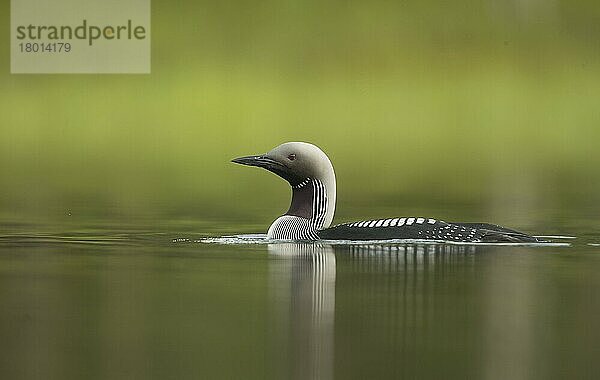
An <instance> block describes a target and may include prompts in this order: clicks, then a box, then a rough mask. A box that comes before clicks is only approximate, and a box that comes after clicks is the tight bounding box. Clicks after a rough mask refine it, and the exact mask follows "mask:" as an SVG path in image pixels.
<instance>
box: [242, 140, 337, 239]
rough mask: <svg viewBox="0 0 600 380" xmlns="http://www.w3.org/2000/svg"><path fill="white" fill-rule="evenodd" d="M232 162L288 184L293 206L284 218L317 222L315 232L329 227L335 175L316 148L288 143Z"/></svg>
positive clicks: (328, 161) (333, 209)
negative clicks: (275, 175) (257, 170)
mask: <svg viewBox="0 0 600 380" xmlns="http://www.w3.org/2000/svg"><path fill="white" fill-rule="evenodd" d="M232 162H235V163H237V164H242V165H249V166H258V167H261V168H264V169H267V170H269V171H271V172H273V173H275V174H277V175H278V176H280V177H281V178H283V179H285V180H286V181H288V182H289V184H290V185H291V186H292V203H291V205H290V209H289V210H288V212H287V213H286V215H292V216H299V217H303V218H306V219H309V220H314V219H319V220H317V221H315V226H316V228H317V229H322V228H327V227H329V226H330V225H331V222H332V220H333V214H334V212H335V198H336V189H335V173H334V171H333V165H331V161H330V160H329V158H328V157H327V155H326V154H325V153H324V152H323V151H322V150H321V149H319V148H318V147H317V146H315V145H313V144H309V143H305V142H287V143H284V144H281V145H279V146H278V147H275V148H273V149H272V150H270V151H269V152H267V153H265V154H261V155H256V156H245V157H239V158H235V159H233V160H232ZM322 193H324V194H322ZM319 207H320V208H321V209H322V215H320V214H319V209H318V208H319Z"/></svg>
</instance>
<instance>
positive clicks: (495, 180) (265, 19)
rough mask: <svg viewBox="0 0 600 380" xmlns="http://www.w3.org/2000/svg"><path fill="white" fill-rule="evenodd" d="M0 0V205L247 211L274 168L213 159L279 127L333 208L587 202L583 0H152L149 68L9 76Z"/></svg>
mask: <svg viewBox="0 0 600 380" xmlns="http://www.w3.org/2000/svg"><path fill="white" fill-rule="evenodd" d="M8 3H9V2H3V3H2V5H0V13H1V14H2V16H3V17H2V18H1V22H2V24H3V25H2V27H1V28H0V86H1V88H2V91H1V92H0V184H1V187H0V210H1V212H2V216H3V217H8V218H11V219H20V218H23V219H28V220H31V219H42V220H50V221H52V220H66V219H67V218H71V219H72V220H78V219H77V218H88V217H102V218H105V217H106V218H122V219H128V220H131V218H133V219H134V220H135V218H151V219H153V220H160V218H181V219H183V220H185V219H204V220H215V219H222V220H228V219H230V218H236V219H238V220H247V221H250V222H259V223H261V224H262V223H263V222H266V221H267V219H269V218H263V216H262V215H269V216H275V215H277V214H280V213H281V212H282V211H284V210H285V209H286V206H287V202H288V198H289V191H288V190H287V189H286V185H285V183H284V182H283V181H281V180H280V179H278V178H276V177H275V176H273V175H271V174H269V173H266V172H264V173H263V172H259V171H258V170H257V169H254V170H253V169H248V168H242V167H237V166H234V165H233V164H230V163H229V160H230V159H231V158H233V157H236V156H240V155H246V154H252V153H261V152H265V151H267V150H269V149H270V148H272V147H273V146H275V145H278V144H279V143H282V142H284V141H291V140H300V141H310V142H313V143H315V144H317V145H319V146H321V147H322V148H323V150H325V151H326V153H327V154H328V155H329V156H330V158H331V159H332V161H333V163H334V166H335V168H336V173H337V177H338V211H339V212H338V216H339V217H338V218H337V219H336V220H337V221H341V220H343V219H344V218H345V217H350V216H352V217H358V216H365V217H367V216H371V214H376V212H377V207H382V208H390V207H394V209H397V210H398V213H399V214H403V211H407V210H408V211H419V210H428V209H432V208H436V209H437V211H438V216H440V217H445V216H447V215H446V214H445V212H444V210H445V205H450V204H451V205H453V207H454V208H456V206H457V205H459V206H462V205H464V210H467V211H466V212H465V213H466V214H468V215H472V216H475V215H476V216H480V217H483V218H488V219H489V218H490V217H491V216H494V217H495V221H496V222H498V223H501V222H507V221H511V220H517V223H516V224H517V226H527V225H530V224H535V223H541V222H543V218H545V217H546V215H547V214H546V213H545V211H544V210H559V211H558V214H568V213H571V212H572V211H573V210H578V211H577V212H583V213H591V214H597V213H598V212H599V211H600V202H599V201H600V192H598V189H599V188H600V187H599V186H600V171H599V170H598V164H599V163H600V154H599V153H598V142H599V141H600V125H599V124H600V5H599V3H598V2H596V1H567V0H556V1H534V2H526V1H491V0H490V1H453V2H445V1H408V2H391V1H375V2H361V1H348V2H321V1H302V2H299V1H284V2H281V1H262V2H212V3H208V2H195V1H185V2H181V1H177V2H174V1H159V0H153V1H152V30H151V35H152V74H151V75H11V74H10V67H9V62H10V59H9V58H10V57H9V56H8V53H9V46H8V44H9V33H10V29H9V23H10V12H9V4H8ZM469 210H470V211H469ZM553 213H554V215H556V213H557V212H556V211H553ZM69 214H70V216H69ZM517 214H518V215H519V216H518V218H520V219H515V215H517ZM528 215H536V216H535V217H528ZM434 216H435V215H434ZM263 219H264V220H263ZM513 225H514V223H513Z"/></svg>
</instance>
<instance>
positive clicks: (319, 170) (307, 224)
mask: <svg viewBox="0 0 600 380" xmlns="http://www.w3.org/2000/svg"><path fill="white" fill-rule="evenodd" d="M233 162H235V163H239V164H242V165H249V166H258V167H262V168H265V169H267V170H269V171H271V172H273V173H275V174H277V175H279V176H280V177H282V178H283V179H285V180H286V181H288V182H289V184H290V185H291V187H292V202H291V205H290V208H289V210H288V211H287V212H286V213H285V214H284V215H283V216H280V217H279V218H277V219H276V220H275V221H274V222H273V224H272V225H271V227H269V231H268V233H267V237H268V238H269V239H276V240H319V239H327V240H389V239H419V240H439V241H453V242H538V241H539V240H538V239H536V238H535V237H533V236H529V235H527V234H525V233H522V232H519V231H515V230H511V229H508V228H504V227H500V226H497V225H494V224H487V223H449V222H444V221H441V220H436V219H432V218H424V217H395V218H385V219H375V220H363V221H359V222H351V223H343V224H339V225H336V226H333V227H330V226H331V223H332V221H333V215H334V213H335V200H336V181H335V172H334V170H333V165H332V164H331V161H330V160H329V158H328V157H327V156H326V155H325V153H323V151H322V150H321V149H319V148H318V147H317V146H315V145H312V144H308V143H302V142H289V143H285V144H282V145H280V146H278V147H276V148H274V149H273V150H271V151H270V152H268V153H266V154H264V155H259V156H246V157H240V158H236V159H234V160H233Z"/></svg>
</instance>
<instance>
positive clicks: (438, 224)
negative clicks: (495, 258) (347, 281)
mask: <svg viewBox="0 0 600 380" xmlns="http://www.w3.org/2000/svg"><path fill="white" fill-rule="evenodd" d="M318 235H319V238H320V239H326V240H391V239H411V240H436V241H451V242H470V243H478V242H495V243H501V242H506V243H510V242H513V243H516V242H520V243H523V242H538V241H539V240H538V239H536V238H535V237H532V236H529V235H527V234H524V233H522V232H519V231H515V230H511V229H508V228H504V227H500V226H497V225H494V224H487V223H451V222H450V223H449V222H444V221H441V220H436V219H431V218H422V217H403V218H388V219H375V220H363V221H359V222H352V223H343V224H338V225H336V226H334V227H331V228H327V229H324V230H322V231H319V233H318Z"/></svg>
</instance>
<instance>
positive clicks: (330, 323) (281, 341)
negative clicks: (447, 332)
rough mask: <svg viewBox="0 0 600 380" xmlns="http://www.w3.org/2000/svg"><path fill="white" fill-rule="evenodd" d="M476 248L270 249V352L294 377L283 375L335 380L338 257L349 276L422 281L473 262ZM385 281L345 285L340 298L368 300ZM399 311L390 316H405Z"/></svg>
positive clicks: (324, 246)
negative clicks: (379, 275)
mask: <svg viewBox="0 0 600 380" xmlns="http://www.w3.org/2000/svg"><path fill="white" fill-rule="evenodd" d="M475 249H476V248H475V247H474V246H460V245H444V244H356V245H347V244H344V245H332V244H326V243H278V244H269V247H268V250H269V255H270V257H271V260H270V263H269V272H270V283H269V289H271V292H272V293H271V294H270V296H271V300H270V305H271V307H272V308H273V309H274V310H272V311H273V313H270V315H272V316H273V321H271V323H270V328H271V332H273V333H274V334H270V335H271V336H272V337H273V340H274V341H273V342H272V344H273V350H272V351H273V354H274V355H275V356H277V357H278V358H279V359H280V361H279V362H280V363H282V364H284V363H285V364H284V365H282V368H281V370H282V371H285V372H288V371H291V372H292V373H281V374H279V375H280V376H282V378H295V379H307V378H311V379H330V378H333V374H334V357H335V355H334V354H335V334H334V333H335V318H336V317H335V310H336V256H337V260H342V262H344V270H345V271H349V272H351V273H358V272H361V273H365V272H377V273H388V274H390V273H397V274H399V275H401V276H402V277H405V278H406V277H417V278H418V277H427V273H426V272H428V271H429V268H433V267H434V266H436V267H439V266H452V263H453V262H454V261H456V260H464V259H465V258H467V260H468V258H469V257H470V258H472V257H473V255H472V254H473V253H474V252H475ZM348 264H349V267H348ZM344 273H346V272H344ZM351 273H350V274H351ZM381 280H382V278H377V277H372V278H370V280H368V281H367V283H365V279H364V278H362V279H361V280H357V281H353V283H352V284H348V283H347V281H346V282H345V286H348V285H349V287H348V288H346V287H345V289H344V291H343V292H342V293H343V294H344V295H346V296H347V294H348V290H351V291H352V293H353V294H355V295H356V296H361V294H362V295H363V296H364V295H365V291H369V289H370V290H373V288H374V287H377V286H378V284H379V282H381ZM368 282H372V283H371V284H369V283H368ZM360 288H362V289H360ZM413 290H415V291H416V293H419V294H420V293H421V291H420V290H416V289H413ZM402 294H404V295H405V296H406V289H404V291H403V292H398V293H396V294H395V295H394V298H396V302H390V303H389V304H388V307H395V308H400V307H401V305H402V303H398V302H397V298H398V297H401V296H402ZM342 300H343V298H342ZM339 302H340V300H338V303H339ZM396 311H397V312H398V313H392V314H391V315H404V313H401V312H400V310H396ZM388 312H389V310H388ZM386 314H388V315H389V313H386ZM339 318H347V316H338V319H339ZM344 349H348V348H347V347H346V348H344Z"/></svg>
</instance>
